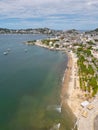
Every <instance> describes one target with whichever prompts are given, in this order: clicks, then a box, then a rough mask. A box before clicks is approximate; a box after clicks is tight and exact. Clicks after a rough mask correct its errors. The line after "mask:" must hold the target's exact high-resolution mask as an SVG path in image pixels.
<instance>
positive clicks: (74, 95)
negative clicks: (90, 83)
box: [61, 52, 98, 130]
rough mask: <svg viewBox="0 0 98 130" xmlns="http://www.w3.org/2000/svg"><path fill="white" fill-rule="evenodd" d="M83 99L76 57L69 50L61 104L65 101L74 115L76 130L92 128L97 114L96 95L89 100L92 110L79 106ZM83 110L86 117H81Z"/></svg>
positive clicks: (90, 129)
mask: <svg viewBox="0 0 98 130" xmlns="http://www.w3.org/2000/svg"><path fill="white" fill-rule="evenodd" d="M85 100H86V98H85V96H84V92H83V91H82V90H81V89H80V85H79V76H78V66H77V58H76V56H75V54H74V53H72V52H70V53H68V65H67V69H66V71H65V75H64V82H63V87H62V91H61V101H62V104H63V105H64V104H65V105H66V101H67V104H68V106H69V107H70V109H71V110H72V112H73V114H74V115H75V116H76V118H77V121H76V125H77V129H78V130H94V119H95V117H96V115H98V103H97V100H98V95H96V97H94V98H92V99H91V100H90V101H89V102H90V104H91V105H93V106H94V108H93V109H92V110H88V108H87V107H85V108H83V107H82V106H81V103H82V102H83V101H85ZM83 111H86V112H87V117H83V115H82V113H83Z"/></svg>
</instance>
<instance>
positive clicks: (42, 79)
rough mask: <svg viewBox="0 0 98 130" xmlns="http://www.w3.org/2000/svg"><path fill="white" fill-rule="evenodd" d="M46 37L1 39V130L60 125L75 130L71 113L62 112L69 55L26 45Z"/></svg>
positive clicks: (36, 129) (48, 129)
mask: <svg viewBox="0 0 98 130" xmlns="http://www.w3.org/2000/svg"><path fill="white" fill-rule="evenodd" d="M46 37H47V36H43V35H0V130H55V129H58V128H57V126H58V124H59V123H60V124H61V128H60V130H71V128H72V125H73V123H72V121H71V117H70V114H68V111H65V110H64V111H65V112H64V114H62V113H61V112H60V109H59V105H60V90H61V84H62V77H63V74H64V70H65V68H66V65H67V60H68V59H67V55H65V54H64V53H62V52H60V51H59V52H57V51H50V50H47V49H44V48H40V47H37V46H27V45H25V44H23V42H24V41H28V40H32V39H43V38H46ZM8 48H10V51H9V53H8V55H4V54H3V52H4V51H6V50H7V49H8ZM25 49H26V50H27V51H25ZM66 110H67V108H66Z"/></svg>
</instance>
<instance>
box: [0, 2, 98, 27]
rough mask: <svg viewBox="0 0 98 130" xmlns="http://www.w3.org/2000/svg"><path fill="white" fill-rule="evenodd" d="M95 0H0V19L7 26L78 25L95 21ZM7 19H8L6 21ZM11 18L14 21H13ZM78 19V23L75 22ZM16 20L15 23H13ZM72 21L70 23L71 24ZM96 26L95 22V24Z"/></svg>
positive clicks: (96, 18)
mask: <svg viewBox="0 0 98 130" xmlns="http://www.w3.org/2000/svg"><path fill="white" fill-rule="evenodd" d="M97 7H98V1H97V0H1V1H0V20H1V21H3V22H4V23H2V24H3V25H8V24H9V23H10V24H9V27H10V26H11V25H12V26H15V25H17V27H18V25H19V27H20V25H21V24H22V23H23V24H24V26H32V25H35V26H46V25H49V26H55V27H57V25H58V26H60V27H61V25H60V24H62V27H63V26H64V24H67V26H66V27H68V26H70V25H72V24H73V23H74V26H75V27H76V26H78V25H80V24H81V27H82V23H83V25H84V23H85V24H86V23H87V22H89V21H90V23H92V24H93V23H94V21H95V23H97V21H98V8H97ZM7 19H10V21H9V22H7ZM13 19H15V20H14V22H13ZM77 21H78V23H76V22H77ZM15 22H16V24H15ZM71 22H72V24H71ZM95 26H96V24H95Z"/></svg>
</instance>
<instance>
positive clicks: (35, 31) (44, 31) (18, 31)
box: [0, 28, 98, 35]
mask: <svg viewBox="0 0 98 130" xmlns="http://www.w3.org/2000/svg"><path fill="white" fill-rule="evenodd" d="M80 32H86V33H93V32H97V33H98V28H96V29H95V30H89V31H79V30H76V29H70V30H66V31H63V30H53V29H49V28H36V29H32V28H28V29H7V28H0V34H51V35H55V34H56V35H58V34H60V33H80Z"/></svg>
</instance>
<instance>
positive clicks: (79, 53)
mask: <svg viewBox="0 0 98 130" xmlns="http://www.w3.org/2000/svg"><path fill="white" fill-rule="evenodd" d="M27 44H33V45H34V44H36V45H40V46H42V47H45V48H49V49H52V50H63V51H68V52H70V51H72V52H74V53H75V55H76V57H77V58H78V60H77V64H78V74H79V81H80V87H81V89H82V90H83V91H84V92H85V96H86V97H87V98H90V97H92V96H95V94H96V93H97V91H98V34H97V31H90V32H78V31H76V30H69V31H66V32H65V33H64V32H63V33H61V34H60V35H58V36H56V37H52V38H47V39H44V40H37V41H29V42H28V43H27Z"/></svg>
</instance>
